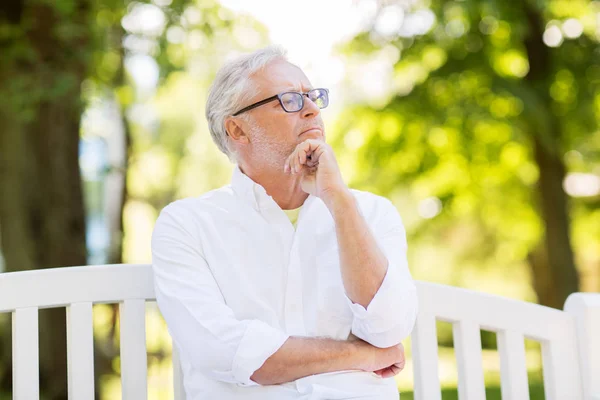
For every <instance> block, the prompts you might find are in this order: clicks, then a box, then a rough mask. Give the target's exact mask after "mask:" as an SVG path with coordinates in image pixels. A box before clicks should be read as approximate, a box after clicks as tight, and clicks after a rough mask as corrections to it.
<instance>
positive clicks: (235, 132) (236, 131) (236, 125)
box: [225, 117, 249, 144]
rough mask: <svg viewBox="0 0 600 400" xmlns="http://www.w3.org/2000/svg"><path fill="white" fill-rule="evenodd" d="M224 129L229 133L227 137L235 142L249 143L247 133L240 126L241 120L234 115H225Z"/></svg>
mask: <svg viewBox="0 0 600 400" xmlns="http://www.w3.org/2000/svg"><path fill="white" fill-rule="evenodd" d="M225 130H226V131H227V134H228V135H229V138H230V139H231V140H233V141H234V142H235V143H239V144H247V143H249V140H248V135H246V131H244V128H243V127H242V124H241V121H240V120H239V119H237V118H235V117H227V118H226V119H225Z"/></svg>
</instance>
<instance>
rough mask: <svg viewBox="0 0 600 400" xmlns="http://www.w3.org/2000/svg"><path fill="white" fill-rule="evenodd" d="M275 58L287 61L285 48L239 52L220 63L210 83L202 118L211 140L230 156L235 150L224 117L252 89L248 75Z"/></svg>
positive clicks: (247, 98) (253, 88) (250, 93)
mask: <svg viewBox="0 0 600 400" xmlns="http://www.w3.org/2000/svg"><path fill="white" fill-rule="evenodd" d="M277 59H283V60H286V61H287V52H286V51H285V49H283V48H282V47H279V46H268V47H265V48H262V49H260V50H257V51H254V52H252V53H249V54H245V55H243V56H240V57H238V58H236V59H234V60H232V61H229V62H227V63H226V64H224V65H223V66H222V67H221V68H220V69H219V71H218V72H217V75H216V77H215V80H214V81H213V84H212V85H211V87H210V90H209V94H208V99H207V101H206V120H207V121H208V129H209V131H210V135H211V136H212V139H213V141H214V142H215V144H216V145H217V147H218V148H219V150H221V151H222V152H223V153H225V154H226V155H227V157H229V159H230V160H232V161H234V160H235V154H233V151H232V150H231V149H230V146H229V144H230V143H229V142H230V140H229V136H228V134H227V131H226V130H225V119H226V118H227V117H229V116H231V115H232V114H233V113H235V112H236V111H237V110H239V109H240V108H242V105H243V104H245V103H246V102H247V101H248V100H249V99H250V97H252V95H253V94H254V93H255V91H256V87H255V86H254V84H253V83H252V81H251V80H250V76H251V75H252V74H254V73H255V72H258V71H259V70H261V69H263V68H264V67H265V66H266V65H267V64H269V63H271V62H272V61H275V60H277Z"/></svg>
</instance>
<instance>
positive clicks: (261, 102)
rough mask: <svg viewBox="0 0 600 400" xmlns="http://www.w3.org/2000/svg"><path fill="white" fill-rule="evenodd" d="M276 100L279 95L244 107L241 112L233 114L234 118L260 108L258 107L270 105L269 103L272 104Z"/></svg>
mask: <svg viewBox="0 0 600 400" xmlns="http://www.w3.org/2000/svg"><path fill="white" fill-rule="evenodd" d="M275 99H277V95H275V96H271V97H269V98H268V99H264V100H261V101H259V102H258V103H254V104H251V105H249V106H248V107H244V108H242V109H241V110H240V111H238V112H236V113H235V114H233V116H234V117H236V116H238V115H240V114H241V113H243V112H246V111H249V110H252V109H253V108H256V107H258V106H262V105H263V104H267V103H269V102H271V101H273V100H275Z"/></svg>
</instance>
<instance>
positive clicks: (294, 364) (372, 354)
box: [250, 337, 404, 385]
mask: <svg viewBox="0 0 600 400" xmlns="http://www.w3.org/2000/svg"><path fill="white" fill-rule="evenodd" d="M394 364H396V365H398V366H399V369H398V371H397V372H389V373H387V375H383V377H388V376H393V375H395V374H396V373H398V372H399V370H400V369H402V367H403V365H404V348H403V347H402V345H397V346H393V347H390V348H387V349H380V348H377V347H375V346H372V345H370V344H369V343H367V342H364V341H362V340H354V341H340V340H335V339H327V338H305V337H290V338H289V339H288V340H287V341H286V342H285V343H284V344H283V346H281V347H280V348H279V350H277V352H275V354H273V355H272V356H271V357H269V358H268V359H267V360H266V361H265V363H264V364H263V365H262V366H261V367H260V368H259V369H258V370H256V371H255V372H254V374H253V375H252V376H251V377H250V378H251V379H252V380H253V381H254V382H257V383H259V384H261V385H274V384H279V383H284V382H291V381H294V380H296V379H299V378H303V377H305V376H309V375H315V374H320V373H325V372H333V371H344V370H362V371H380V370H383V369H386V368H387V367H389V366H390V365H394Z"/></svg>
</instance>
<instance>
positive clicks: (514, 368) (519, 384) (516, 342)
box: [497, 331, 529, 400]
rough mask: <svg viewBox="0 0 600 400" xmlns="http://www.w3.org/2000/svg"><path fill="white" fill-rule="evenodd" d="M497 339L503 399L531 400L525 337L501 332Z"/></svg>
mask: <svg viewBox="0 0 600 400" xmlns="http://www.w3.org/2000/svg"><path fill="white" fill-rule="evenodd" d="M497 338H498V353H499V355H500V386H501V391H502V399H505V400H521V399H523V400H529V381H528V379H527V363H526V360H525V337H524V336H523V334H522V333H519V332H515V331H500V332H498V334H497Z"/></svg>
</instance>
